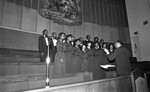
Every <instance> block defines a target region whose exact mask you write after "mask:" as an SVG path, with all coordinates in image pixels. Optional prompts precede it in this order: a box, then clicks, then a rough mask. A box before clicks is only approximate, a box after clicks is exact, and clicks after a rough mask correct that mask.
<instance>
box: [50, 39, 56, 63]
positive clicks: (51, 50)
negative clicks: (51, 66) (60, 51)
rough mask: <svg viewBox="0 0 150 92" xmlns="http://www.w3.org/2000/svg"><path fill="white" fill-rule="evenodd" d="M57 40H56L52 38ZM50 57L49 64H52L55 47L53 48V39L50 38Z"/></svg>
mask: <svg viewBox="0 0 150 92" xmlns="http://www.w3.org/2000/svg"><path fill="white" fill-rule="evenodd" d="M54 39H56V40H57V38H54ZM50 42H51V43H50V57H51V62H54V58H55V54H56V52H57V46H54V43H53V39H52V38H50Z"/></svg>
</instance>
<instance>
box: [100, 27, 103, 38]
mask: <svg viewBox="0 0 150 92" xmlns="http://www.w3.org/2000/svg"><path fill="white" fill-rule="evenodd" d="M99 39H103V34H102V26H101V25H99Z"/></svg>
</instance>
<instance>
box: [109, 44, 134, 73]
mask: <svg viewBox="0 0 150 92" xmlns="http://www.w3.org/2000/svg"><path fill="white" fill-rule="evenodd" d="M129 56H130V54H129V51H128V50H127V49H126V48H125V47H120V48H117V49H116V50H115V51H114V53H112V54H110V55H108V59H109V60H114V59H115V61H116V71H117V74H118V75H129V74H130V73H131V68H130V62H129Z"/></svg>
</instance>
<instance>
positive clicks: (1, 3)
mask: <svg viewBox="0 0 150 92" xmlns="http://www.w3.org/2000/svg"><path fill="white" fill-rule="evenodd" d="M3 10H4V0H0V25H1V24H2V18H3Z"/></svg>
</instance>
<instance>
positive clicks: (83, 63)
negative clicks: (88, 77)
mask: <svg viewBox="0 0 150 92" xmlns="http://www.w3.org/2000/svg"><path fill="white" fill-rule="evenodd" d="M80 57H81V72H87V71H88V62H87V59H88V54H87V53H86V52H83V51H81V54H80Z"/></svg>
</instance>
